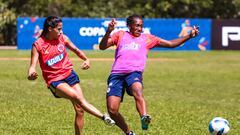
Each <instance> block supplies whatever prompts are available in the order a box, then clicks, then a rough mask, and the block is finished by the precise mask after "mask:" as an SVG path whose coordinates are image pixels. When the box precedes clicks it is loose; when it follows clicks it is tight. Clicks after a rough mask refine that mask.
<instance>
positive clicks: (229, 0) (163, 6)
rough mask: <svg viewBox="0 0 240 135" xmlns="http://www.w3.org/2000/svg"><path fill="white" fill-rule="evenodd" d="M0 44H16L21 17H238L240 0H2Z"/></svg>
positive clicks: (0, 4)
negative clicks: (17, 26)
mask: <svg viewBox="0 0 240 135" xmlns="http://www.w3.org/2000/svg"><path fill="white" fill-rule="evenodd" d="M0 13H1V14H0V31H1V34H0V44H1V45H3V44H7V45H15V44H16V19H17V18H18V17H46V16H49V15H57V16H60V17H84V18H85V17H87V18H105V17H108V18H126V17H127V16H129V15H131V14H140V15H142V16H143V17H144V18H212V19H239V18H240V0H1V1H0Z"/></svg>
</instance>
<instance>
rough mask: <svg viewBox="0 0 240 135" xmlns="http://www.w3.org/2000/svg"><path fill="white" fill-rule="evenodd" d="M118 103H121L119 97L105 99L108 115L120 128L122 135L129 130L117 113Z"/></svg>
mask: <svg viewBox="0 0 240 135" xmlns="http://www.w3.org/2000/svg"><path fill="white" fill-rule="evenodd" d="M120 103H121V97H117V96H109V97H107V108H108V113H109V115H110V116H111V118H112V119H113V120H114V121H115V122H116V125H117V126H118V127H119V128H121V129H122V131H123V132H124V133H126V134H127V133H129V132H130V131H131V130H130V129H129V127H128V125H127V123H126V122H125V120H124V118H123V116H122V115H121V114H120V113H119V107H120Z"/></svg>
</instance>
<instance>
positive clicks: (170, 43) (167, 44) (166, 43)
mask: <svg viewBox="0 0 240 135" xmlns="http://www.w3.org/2000/svg"><path fill="white" fill-rule="evenodd" d="M198 29H199V27H195V26H194V27H193V29H192V31H191V33H189V34H188V35H187V36H184V37H180V38H177V39H174V40H164V39H160V43H159V45H158V46H157V47H167V48H174V47H177V46H180V45H181V44H183V43H184V42H186V41H188V40H189V39H191V38H194V37H196V36H197V35H198V34H199V30H198Z"/></svg>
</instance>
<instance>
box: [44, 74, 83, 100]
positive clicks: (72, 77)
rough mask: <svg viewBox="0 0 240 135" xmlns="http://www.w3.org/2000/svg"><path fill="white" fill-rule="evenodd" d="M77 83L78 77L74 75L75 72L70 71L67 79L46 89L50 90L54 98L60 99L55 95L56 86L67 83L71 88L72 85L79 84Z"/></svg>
mask: <svg viewBox="0 0 240 135" xmlns="http://www.w3.org/2000/svg"><path fill="white" fill-rule="evenodd" d="M79 82H80V80H79V78H78V75H77V74H76V72H75V71H72V73H71V74H70V75H69V76H68V77H67V78H65V79H62V80H59V81H54V82H52V83H51V84H50V86H49V87H48V88H49V89H50V90H51V92H52V94H53V95H54V96H55V97H56V98H60V97H59V96H57V95H56V90H57V86H58V85H59V84H60V83H67V84H69V85H70V86H73V85H74V84H76V83H79Z"/></svg>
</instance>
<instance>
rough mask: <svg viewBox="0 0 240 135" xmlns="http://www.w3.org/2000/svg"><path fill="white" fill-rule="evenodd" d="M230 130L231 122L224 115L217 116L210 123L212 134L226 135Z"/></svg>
mask: <svg viewBox="0 0 240 135" xmlns="http://www.w3.org/2000/svg"><path fill="white" fill-rule="evenodd" d="M229 130H230V125H229V122H228V121H227V120H226V119H224V118H222V117H215V118H214V119H212V120H211V121H210V123H209V131H210V133H211V134H212V135H226V134H227V133H228V132H229Z"/></svg>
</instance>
